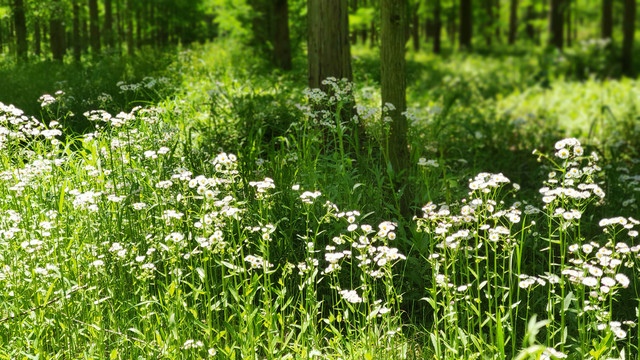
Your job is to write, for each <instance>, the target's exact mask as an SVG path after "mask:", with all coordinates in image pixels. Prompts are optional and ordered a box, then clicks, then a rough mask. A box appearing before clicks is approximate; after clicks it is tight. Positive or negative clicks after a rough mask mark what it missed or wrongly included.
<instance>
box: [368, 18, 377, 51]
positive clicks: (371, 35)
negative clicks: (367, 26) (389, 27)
mask: <svg viewBox="0 0 640 360" xmlns="http://www.w3.org/2000/svg"><path fill="white" fill-rule="evenodd" d="M375 46H376V22H375V21H372V22H371V30H370V31H369V47H370V48H373V47H375Z"/></svg>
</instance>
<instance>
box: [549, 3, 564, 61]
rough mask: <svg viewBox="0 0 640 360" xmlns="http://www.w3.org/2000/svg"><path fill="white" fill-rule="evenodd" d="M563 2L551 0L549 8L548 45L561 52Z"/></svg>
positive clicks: (562, 40)
mask: <svg viewBox="0 0 640 360" xmlns="http://www.w3.org/2000/svg"><path fill="white" fill-rule="evenodd" d="M563 6H564V0H551V3H550V7H549V33H550V34H549V35H550V36H549V44H550V45H553V46H555V47H556V48H557V49H560V50H562V47H563V46H564V36H563V35H564V32H563V30H564V24H563V20H564V16H563V11H562V10H563V8H562V7H563Z"/></svg>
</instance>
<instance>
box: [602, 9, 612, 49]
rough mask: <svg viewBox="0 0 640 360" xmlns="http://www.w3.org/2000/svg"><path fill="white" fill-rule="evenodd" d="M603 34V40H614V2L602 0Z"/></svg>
mask: <svg viewBox="0 0 640 360" xmlns="http://www.w3.org/2000/svg"><path fill="white" fill-rule="evenodd" d="M600 25H601V32H602V38H603V39H610V40H613V0H602V19H601V23H600Z"/></svg>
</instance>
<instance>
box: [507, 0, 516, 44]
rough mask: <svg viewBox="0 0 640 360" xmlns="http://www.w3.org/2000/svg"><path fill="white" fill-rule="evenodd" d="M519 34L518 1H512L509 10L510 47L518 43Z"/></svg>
mask: <svg viewBox="0 0 640 360" xmlns="http://www.w3.org/2000/svg"><path fill="white" fill-rule="evenodd" d="M517 32H518V0H511V7H510V9H509V45H513V44H515V42H516V33H517Z"/></svg>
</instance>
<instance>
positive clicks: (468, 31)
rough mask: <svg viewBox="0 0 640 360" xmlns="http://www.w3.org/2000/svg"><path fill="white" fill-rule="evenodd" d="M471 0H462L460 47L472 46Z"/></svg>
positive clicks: (467, 47)
mask: <svg viewBox="0 0 640 360" xmlns="http://www.w3.org/2000/svg"><path fill="white" fill-rule="evenodd" d="M471 12H472V9H471V0H460V40H459V41H460V49H469V48H471V36H472V32H473V29H472V15H471Z"/></svg>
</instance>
